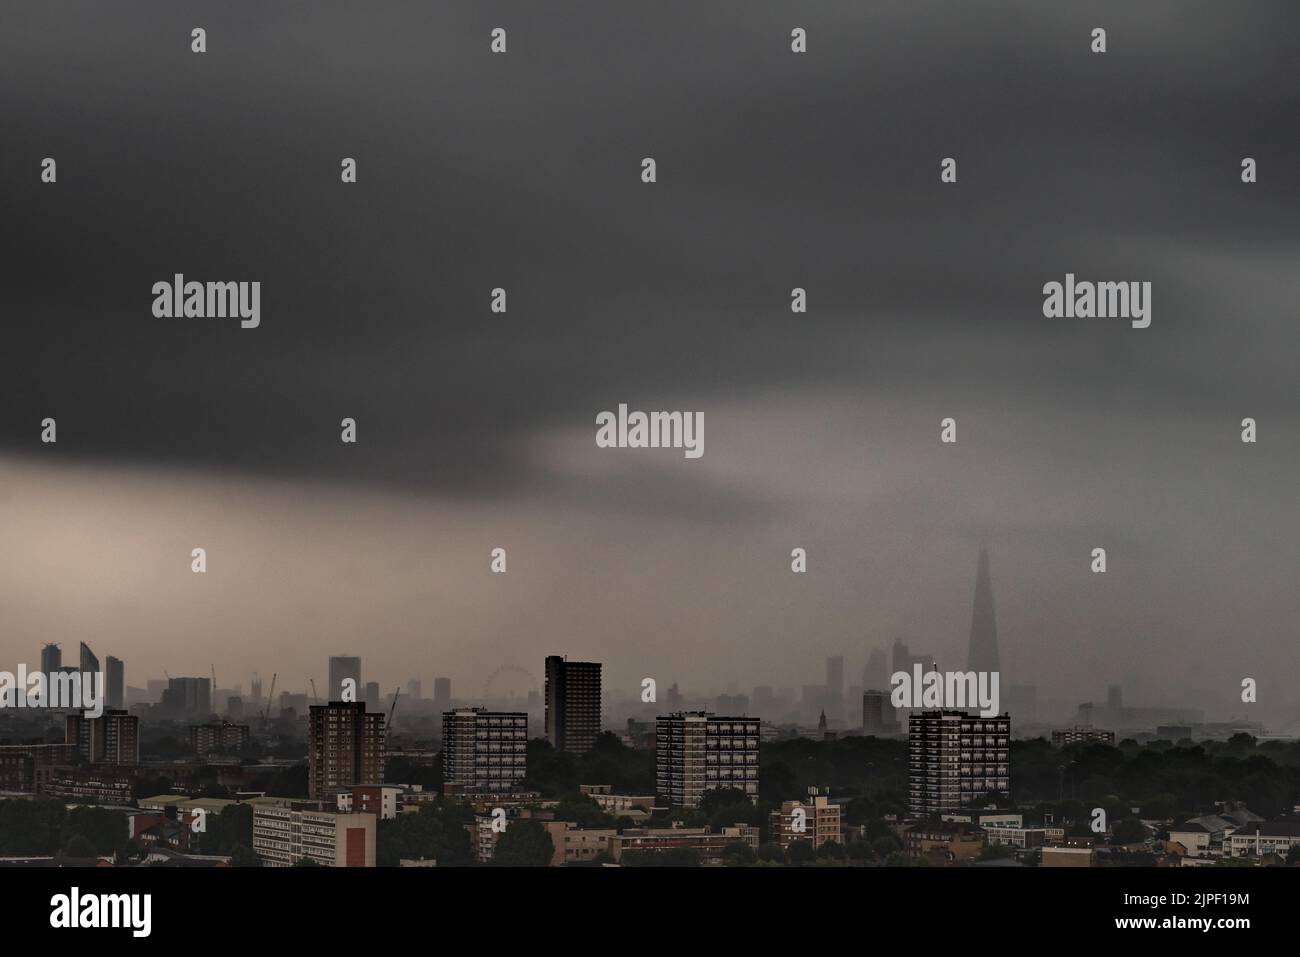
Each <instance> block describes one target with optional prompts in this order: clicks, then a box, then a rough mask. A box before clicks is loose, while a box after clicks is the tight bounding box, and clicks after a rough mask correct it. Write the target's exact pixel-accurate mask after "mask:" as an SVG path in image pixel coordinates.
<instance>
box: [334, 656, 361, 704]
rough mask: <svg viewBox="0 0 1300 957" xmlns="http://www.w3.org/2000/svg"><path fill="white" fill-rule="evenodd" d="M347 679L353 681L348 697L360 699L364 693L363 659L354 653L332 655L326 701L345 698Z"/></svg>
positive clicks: (355, 699)
mask: <svg viewBox="0 0 1300 957" xmlns="http://www.w3.org/2000/svg"><path fill="white" fill-rule="evenodd" d="M345 679H350V680H351V681H352V685H351V693H350V694H349V695H348V697H349V698H351V699H352V700H353V701H360V700H361V696H362V694H363V693H364V689H363V688H362V686H361V659H360V658H356V657H354V656H352V655H333V656H331V657H330V680H329V688H328V689H327V690H326V692H325V700H326V701H342V700H343V682H344V680H345Z"/></svg>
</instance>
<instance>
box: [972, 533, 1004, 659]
mask: <svg viewBox="0 0 1300 957" xmlns="http://www.w3.org/2000/svg"><path fill="white" fill-rule="evenodd" d="M967 667H968V668H969V669H970V670H971V671H998V670H999V666H998V623H997V619H996V618H995V617H994V615H993V583H992V581H991V580H990V578H989V553H988V549H987V548H981V549H980V558H979V568H978V570H977V571H976V573H975V611H974V614H973V615H972V616H971V623H970V661H969V662H968V664H967Z"/></svg>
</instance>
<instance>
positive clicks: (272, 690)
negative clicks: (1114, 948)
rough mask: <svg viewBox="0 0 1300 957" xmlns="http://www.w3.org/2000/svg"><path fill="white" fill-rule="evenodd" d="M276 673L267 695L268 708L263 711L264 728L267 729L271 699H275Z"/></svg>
mask: <svg viewBox="0 0 1300 957" xmlns="http://www.w3.org/2000/svg"><path fill="white" fill-rule="evenodd" d="M275 677H276V675H275V673H272V675H271V690H270V691H268V692H267V693H266V707H265V708H263V709H262V727H263V728H265V727H266V718H267V715H268V714H270V712H271V699H272V698H273V697H275Z"/></svg>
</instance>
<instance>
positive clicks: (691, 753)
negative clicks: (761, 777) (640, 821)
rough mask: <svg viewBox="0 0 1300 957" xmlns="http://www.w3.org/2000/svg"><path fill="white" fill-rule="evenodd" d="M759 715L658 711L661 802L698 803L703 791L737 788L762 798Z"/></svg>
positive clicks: (674, 804) (657, 786) (657, 770)
mask: <svg viewBox="0 0 1300 957" xmlns="http://www.w3.org/2000/svg"><path fill="white" fill-rule="evenodd" d="M760 724H761V722H760V720H759V719H758V718H735V717H733V718H728V717H722V716H719V715H714V714H709V713H708V712H706V711H685V712H678V713H676V714H669V715H660V716H659V718H658V719H657V721H656V725H655V791H656V795H657V798H658V800H659V802H660V803H661V804H665V805H668V806H672V807H699V805H700V801H701V800H702V799H703V797H704V792H705V791H709V790H712V789H714V788H735V789H736V790H738V791H744V792H745V794H747V795H749V799H750V800H751V801H757V800H758V741H759V729H760Z"/></svg>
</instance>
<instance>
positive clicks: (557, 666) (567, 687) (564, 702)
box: [546, 655, 600, 754]
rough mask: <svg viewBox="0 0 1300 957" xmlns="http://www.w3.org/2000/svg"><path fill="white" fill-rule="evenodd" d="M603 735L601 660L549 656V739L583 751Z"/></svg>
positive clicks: (561, 747)
mask: <svg viewBox="0 0 1300 957" xmlns="http://www.w3.org/2000/svg"><path fill="white" fill-rule="evenodd" d="M598 734H600V663H599V662H595V661H568V660H566V659H564V658H562V657H560V656H559V655H551V656H550V657H548V658H547V659H546V740H547V741H549V742H551V747H553V748H555V750H556V751H571V752H573V753H575V754H582V753H584V752H586V751H590V750H591V746H592V745H593V744H595V743H596V735H598Z"/></svg>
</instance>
